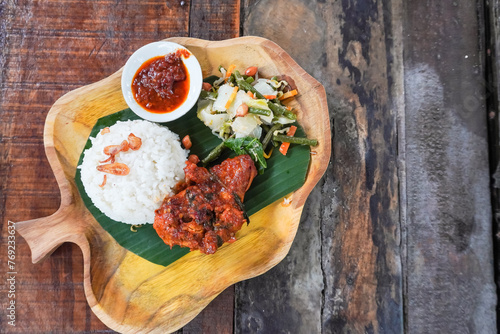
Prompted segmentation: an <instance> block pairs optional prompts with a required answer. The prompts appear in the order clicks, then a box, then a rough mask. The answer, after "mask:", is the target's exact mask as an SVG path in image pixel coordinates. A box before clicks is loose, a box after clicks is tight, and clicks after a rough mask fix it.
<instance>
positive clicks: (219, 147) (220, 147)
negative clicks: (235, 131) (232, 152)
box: [201, 142, 226, 166]
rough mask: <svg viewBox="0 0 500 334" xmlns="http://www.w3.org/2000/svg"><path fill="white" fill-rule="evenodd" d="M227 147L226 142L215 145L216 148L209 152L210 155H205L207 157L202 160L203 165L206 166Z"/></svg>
mask: <svg viewBox="0 0 500 334" xmlns="http://www.w3.org/2000/svg"><path fill="white" fill-rule="evenodd" d="M225 148H226V146H225V145H224V142H222V143H220V144H219V145H217V146H215V148H214V149H213V150H212V151H210V153H208V155H207V156H206V157H205V159H203V160H202V161H201V162H202V163H203V165H204V166H206V165H207V164H209V163H210V162H212V161H214V160H215V159H217V158H218V157H219V156H220V155H221V153H222V151H224V149H225Z"/></svg>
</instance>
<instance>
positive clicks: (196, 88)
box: [122, 41, 203, 123]
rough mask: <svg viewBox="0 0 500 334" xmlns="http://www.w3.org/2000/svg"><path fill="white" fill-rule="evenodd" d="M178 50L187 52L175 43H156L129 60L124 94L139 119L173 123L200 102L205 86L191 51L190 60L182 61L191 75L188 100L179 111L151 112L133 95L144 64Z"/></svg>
mask: <svg viewBox="0 0 500 334" xmlns="http://www.w3.org/2000/svg"><path fill="white" fill-rule="evenodd" d="M178 49H185V50H187V49H186V48H185V47H183V46H182V45H180V44H177V43H173V42H167V41H161V42H154V43H150V44H146V45H144V46H143V47H141V48H140V49H138V50H137V51H136V52H134V53H133V54H132V56H130V58H129V59H128V60H127V63H126V64H125V67H124V68H123V72H122V93H123V97H124V98H125V101H126V102H127V104H128V106H129V107H130V109H132V111H133V112H134V113H136V114H137V115H138V116H139V117H141V118H144V119H146V120H148V121H152V122H159V123H162V122H169V121H173V120H175V119H177V118H179V117H181V116H182V115H184V114H185V113H187V112H188V111H189V110H190V109H191V108H192V107H193V106H194V105H195V103H196V101H198V97H199V96H200V92H201V86H202V84H203V76H202V72H201V66H200V63H199V62H198V60H197V59H196V57H195V56H194V55H193V54H192V53H191V52H190V51H189V50H187V51H188V52H189V53H190V54H191V55H190V56H189V57H188V58H185V57H184V56H182V61H183V62H184V65H185V66H186V69H187V71H188V73H189V92H188V96H187V98H186V100H185V101H184V102H183V103H182V104H181V105H180V106H179V107H178V108H177V109H175V110H173V111H170V112H167V113H154V112H150V111H148V110H147V109H145V108H143V107H142V106H141V105H139V103H137V101H136V100H135V98H134V95H133V93H132V80H133V79H134V76H135V74H136V73H137V71H138V70H139V68H140V67H141V66H142V64H144V63H145V62H146V61H148V60H149V59H151V58H154V57H158V56H163V55H167V54H169V53H172V52H175V51H177V50H178Z"/></svg>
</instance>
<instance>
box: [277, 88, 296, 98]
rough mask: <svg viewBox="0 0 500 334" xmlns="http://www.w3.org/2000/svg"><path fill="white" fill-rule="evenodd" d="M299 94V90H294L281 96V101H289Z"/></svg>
mask: <svg viewBox="0 0 500 334" xmlns="http://www.w3.org/2000/svg"><path fill="white" fill-rule="evenodd" d="M297 94H298V93H297V90H296V89H294V90H291V91H288V92H286V93H285V94H283V95H281V97H280V98H279V99H280V100H284V99H288V98H289V97H292V96H295V95H297Z"/></svg>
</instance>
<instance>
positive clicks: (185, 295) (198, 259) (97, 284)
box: [16, 37, 330, 333]
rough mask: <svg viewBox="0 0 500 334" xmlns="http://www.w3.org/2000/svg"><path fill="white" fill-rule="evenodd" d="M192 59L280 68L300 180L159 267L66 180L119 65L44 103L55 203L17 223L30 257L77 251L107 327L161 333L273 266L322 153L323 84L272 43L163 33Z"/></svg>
mask: <svg viewBox="0 0 500 334" xmlns="http://www.w3.org/2000/svg"><path fill="white" fill-rule="evenodd" d="M169 40H170V41H173V42H176V43H179V44H181V45H184V46H186V47H187V48H188V49H189V50H190V51H191V52H192V53H193V54H194V55H195V56H196V58H197V59H198V60H199V61H200V64H201V68H202V70H203V74H204V76H205V77H206V76H210V75H213V74H216V73H218V67H219V65H220V64H221V63H223V64H225V63H229V64H232V63H234V64H235V65H236V66H237V68H247V67H248V66H250V65H253V64H257V65H258V66H259V73H260V74H261V75H262V76H264V77H270V76H272V75H273V74H275V73H287V74H288V75H289V76H290V77H292V78H293V80H294V82H295V85H296V86H297V89H298V90H299V91H300V92H301V94H300V95H297V96H296V97H295V98H294V100H293V101H292V103H293V105H294V106H295V107H296V108H297V109H298V110H300V112H299V113H298V114H297V118H298V122H299V123H300V124H301V126H302V128H303V129H304V132H305V133H306V135H307V136H308V137H311V138H316V139H317V140H318V143H319V144H318V145H317V146H315V148H314V151H315V152H316V154H315V155H312V156H311V161H310V164H309V169H308V173H307V177H306V180H305V183H304V185H303V186H302V187H301V188H300V189H298V190H296V191H294V192H293V194H292V195H290V196H289V198H290V199H291V201H292V202H291V205H290V206H283V205H281V200H278V201H276V202H274V203H272V204H270V205H268V206H266V207H265V208H263V209H261V210H260V211H259V212H257V213H255V214H253V215H252V216H251V217H250V220H251V222H252V223H251V224H250V225H249V226H245V227H244V228H242V229H241V230H240V231H239V232H238V233H237V234H236V237H237V239H238V241H237V242H235V243H234V244H231V245H224V246H222V247H221V248H220V249H219V250H218V251H217V253H215V254H213V255H210V256H207V255H205V254H202V253H200V252H191V253H189V254H187V255H185V256H183V257H182V258H180V259H178V260H177V261H176V262H174V263H172V264H170V265H168V266H167V267H163V266H161V265H156V264H153V263H151V262H149V261H147V260H145V259H143V258H140V257H139V256H137V255H135V254H133V253H131V252H129V251H127V250H126V249H124V248H123V247H121V246H119V245H118V244H117V242H116V241H114V240H113V239H112V237H111V236H110V235H109V234H108V233H106V232H105V231H104V229H103V228H102V227H101V226H100V225H99V224H98V223H97V221H96V220H95V219H94V217H93V216H92V215H91V214H90V212H89V211H88V210H87V209H86V208H85V206H84V204H83V202H82V200H81V198H80V196H79V194H78V191H77V190H76V186H75V180H74V177H75V172H76V167H77V163H78V160H79V156H80V152H81V151H82V150H83V148H84V146H85V144H86V142H87V138H88V136H89V134H90V131H91V129H92V127H93V125H94V124H95V122H96V121H97V119H98V118H100V117H102V116H106V115H109V114H112V113H115V112H117V111H119V110H122V109H124V108H126V104H125V101H124V99H123V96H122V94H121V88H120V87H121V85H120V78H121V71H118V72H116V73H115V74H113V75H111V76H110V77H108V78H106V79H104V80H101V81H99V82H97V83H95V84H92V85H88V86H85V87H82V88H79V89H77V90H74V91H71V92H69V93H68V94H66V95H64V96H63V97H61V98H60V99H58V100H57V102H56V103H55V104H54V105H53V106H52V108H51V110H50V111H49V114H48V116H47V119H46V122H45V128H44V145H45V150H46V154H47V157H48V160H49V162H50V164H51V167H52V169H53V171H54V174H55V176H56V179H57V182H58V185H59V187H60V189H61V198H62V200H61V206H60V208H59V209H58V211H57V212H56V213H54V214H53V215H51V216H50V217H44V218H40V219H35V220H30V221H25V222H18V223H17V224H16V229H17V231H18V232H19V233H20V234H21V235H22V236H23V238H24V239H25V240H26V241H27V242H28V244H29V246H30V249H31V252H32V258H33V262H34V263H37V262H39V261H40V260H42V259H44V258H45V257H46V256H49V255H50V254H51V253H52V251H53V250H54V249H55V248H57V247H58V246H59V245H60V244H62V243H63V242H73V243H76V244H77V245H78V246H79V247H80V248H81V249H82V252H83V258H84V288H85V295H86V297H87V300H88V302H89V305H90V306H91V308H92V311H93V312H94V313H95V314H96V315H98V317H99V318H100V319H101V320H102V321H103V322H104V323H105V324H106V325H108V326H109V327H111V328H113V329H115V330H118V331H120V332H127V333H150V332H151V333H153V332H154V333H167V332H171V331H173V330H177V329H179V328H180V327H182V326H183V325H184V324H186V323H187V322H189V321H190V320H192V319H193V318H194V317H195V316H196V315H197V314H198V313H199V312H200V311H201V310H202V309H203V308H204V307H205V306H206V305H207V304H208V303H209V302H210V301H211V300H212V299H213V298H215V297H216V296H217V295H218V294H219V293H220V292H222V291H223V289H225V288H226V287H228V286H229V285H231V284H233V283H235V282H238V281H241V280H244V279H248V278H252V277H254V276H256V275H260V274H262V273H263V272H265V271H267V270H268V269H269V268H271V267H273V266H274V265H276V264H277V263H278V262H279V261H281V259H282V258H283V257H284V256H285V255H286V253H287V252H288V250H289V248H290V245H291V242H292V241H293V238H294V236H295V233H296V230H297V227H298V223H299V219H300V215H301V212H302V208H303V205H304V203H305V200H306V198H307V196H308V195H309V193H310V191H311V190H312V189H313V187H314V186H315V185H316V183H317V182H318V180H319V179H320V178H321V176H322V175H323V173H324V171H325V169H326V167H327V164H328V161H329V158H330V128H329V118H328V109H327V105H326V95H325V91H324V88H323V87H322V86H321V85H320V84H319V82H318V81H316V80H314V79H313V78H312V77H310V76H309V75H308V74H307V73H305V72H304V70H303V69H301V68H300V67H299V66H298V65H297V64H296V63H295V62H294V61H293V60H292V59H291V58H290V56H288V55H287V54H286V53H285V52H284V51H283V50H282V49H281V48H280V47H279V46H277V45H276V44H274V43H272V42H270V41H268V40H265V39H263V38H257V37H248V38H241V39H231V40H225V41H221V42H209V41H204V40H199V39H190V38H171V39H169Z"/></svg>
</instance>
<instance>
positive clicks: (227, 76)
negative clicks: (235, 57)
mask: <svg viewBox="0 0 500 334" xmlns="http://www.w3.org/2000/svg"><path fill="white" fill-rule="evenodd" d="M235 69H236V65H234V64H231V65H230V66H229V68H228V69H227V72H226V78H225V81H227V80H228V79H229V77H230V76H231V74H233V71H234V70H235Z"/></svg>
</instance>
